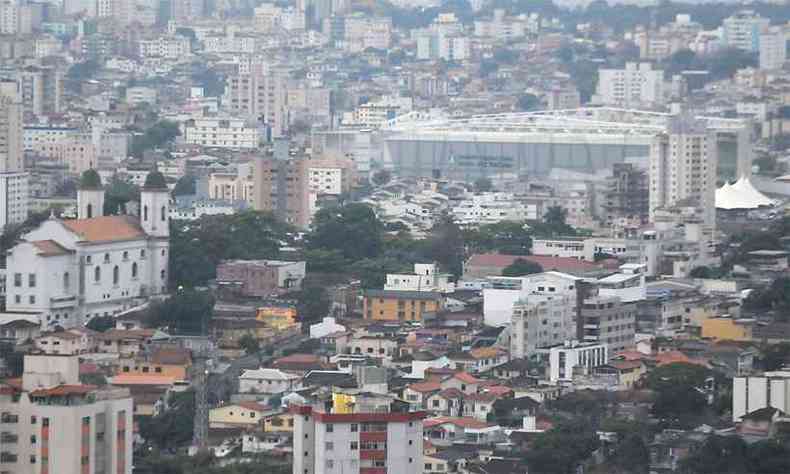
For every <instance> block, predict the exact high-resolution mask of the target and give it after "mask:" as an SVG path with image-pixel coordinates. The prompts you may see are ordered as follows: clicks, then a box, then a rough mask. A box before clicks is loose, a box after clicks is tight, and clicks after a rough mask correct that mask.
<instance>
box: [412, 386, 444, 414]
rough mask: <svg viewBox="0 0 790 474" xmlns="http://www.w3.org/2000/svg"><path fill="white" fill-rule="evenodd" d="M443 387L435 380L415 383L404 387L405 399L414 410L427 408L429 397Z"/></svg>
mask: <svg viewBox="0 0 790 474" xmlns="http://www.w3.org/2000/svg"><path fill="white" fill-rule="evenodd" d="M441 389H442V386H441V385H440V384H439V382H435V381H428V382H418V383H413V384H411V385H409V386H407V387H406V388H405V389H403V399H404V400H406V401H407V402H409V406H410V407H411V408H412V409H413V410H420V409H423V408H426V404H427V401H428V398H429V397H430V396H431V395H433V394H434V393H436V392H439V391H440V390H441Z"/></svg>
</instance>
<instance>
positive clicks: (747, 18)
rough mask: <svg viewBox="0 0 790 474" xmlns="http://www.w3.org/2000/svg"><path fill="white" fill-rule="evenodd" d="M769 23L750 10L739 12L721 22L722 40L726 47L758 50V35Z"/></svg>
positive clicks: (766, 19)
mask: <svg viewBox="0 0 790 474" xmlns="http://www.w3.org/2000/svg"><path fill="white" fill-rule="evenodd" d="M770 24H771V21H770V20H769V19H768V18H762V17H761V16H760V15H758V14H757V13H755V12H754V11H752V10H741V11H739V12H737V13H735V14H734V15H732V16H731V17H729V18H725V19H724V21H723V22H722V28H721V30H722V40H724V43H725V44H726V45H727V46H730V47H732V48H738V49H742V50H744V51H757V50H759V49H760V33H762V32H763V31H764V30H765V29H766V28H768V26H769V25H770Z"/></svg>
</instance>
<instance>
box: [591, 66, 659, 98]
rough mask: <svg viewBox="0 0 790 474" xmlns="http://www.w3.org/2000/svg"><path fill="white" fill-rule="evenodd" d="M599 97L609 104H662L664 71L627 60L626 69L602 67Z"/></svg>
mask: <svg viewBox="0 0 790 474" xmlns="http://www.w3.org/2000/svg"><path fill="white" fill-rule="evenodd" d="M596 95H597V100H598V101H599V102H600V103H602V104H606V105H618V106H621V107H636V106H641V105H651V104H661V103H662V102H663V100H664V71H663V70H661V69H658V70H656V69H653V66H652V65H651V64H650V63H626V65H625V68H623V69H599V70H598V89H597V92H596Z"/></svg>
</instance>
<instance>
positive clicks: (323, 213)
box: [307, 203, 384, 262]
mask: <svg viewBox="0 0 790 474" xmlns="http://www.w3.org/2000/svg"><path fill="white" fill-rule="evenodd" d="M383 229H384V226H383V225H382V223H381V221H379V219H378V217H376V214H375V212H373V209H371V208H370V206H367V205H365V204H357V203H353V204H347V205H344V206H332V207H326V208H323V209H321V210H319V211H318V212H317V213H316V214H315V216H314V217H313V224H312V227H311V230H310V233H309V234H308V235H307V247H308V249H310V250H329V251H331V250H337V251H340V252H341V253H342V255H343V257H344V258H345V259H347V260H348V261H350V262H356V261H358V260H362V259H364V258H373V257H376V256H378V255H379V253H380V252H381V250H382V233H383Z"/></svg>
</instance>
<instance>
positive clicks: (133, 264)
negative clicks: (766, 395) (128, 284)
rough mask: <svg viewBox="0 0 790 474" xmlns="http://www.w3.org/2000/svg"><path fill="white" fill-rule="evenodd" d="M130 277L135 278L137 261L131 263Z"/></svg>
mask: <svg viewBox="0 0 790 474" xmlns="http://www.w3.org/2000/svg"><path fill="white" fill-rule="evenodd" d="M132 278H137V262H133V263H132Z"/></svg>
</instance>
